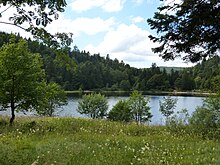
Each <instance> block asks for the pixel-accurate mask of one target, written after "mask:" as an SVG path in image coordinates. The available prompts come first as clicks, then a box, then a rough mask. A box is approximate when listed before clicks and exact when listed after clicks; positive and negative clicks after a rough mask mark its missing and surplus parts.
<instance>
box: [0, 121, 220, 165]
mask: <svg viewBox="0 0 220 165" xmlns="http://www.w3.org/2000/svg"><path fill="white" fill-rule="evenodd" d="M6 121H8V119H7V118H6V119H5V118H3V117H1V118H0V165H26V164H27V165H37V164H39V165H52V164H53V165H56V164H59V165H63V164H64V165H65V164H67V165H71V164H76V165H80V164H83V165H84V164H88V165H93V164H94V165H96V164H97V165H102V164H103V165H106V164H109V165H130V164H134V165H136V164H147V165H148V164H169V165H170V164H174V165H177V164H186V165H189V164H199V165H201V164H204V165H207V164H216V165H218V164H220V156H219V154H220V142H219V141H218V140H208V139H203V138H201V137H199V136H196V135H194V134H190V133H185V132H184V131H180V132H178V133H172V132H170V131H169V130H168V128H167V127H165V126H145V125H136V124H135V123H132V124H123V123H117V122H110V121H105V120H90V119H76V118H16V121H15V123H14V125H13V126H9V125H8V123H6Z"/></svg>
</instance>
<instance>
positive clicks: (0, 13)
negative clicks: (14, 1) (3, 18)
mask: <svg viewBox="0 0 220 165" xmlns="http://www.w3.org/2000/svg"><path fill="white" fill-rule="evenodd" d="M10 7H12V5H10V6H8V7H7V8H6V9H5V10H3V11H2V12H0V15H2V13H4V12H6V11H7V10H8V9H9V8H10Z"/></svg>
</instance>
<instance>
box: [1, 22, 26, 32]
mask: <svg viewBox="0 0 220 165" xmlns="http://www.w3.org/2000/svg"><path fill="white" fill-rule="evenodd" d="M0 23H3V24H7V25H13V26H17V27H19V28H21V29H23V30H25V31H27V29H25V28H23V27H22V26H20V25H16V24H14V23H10V22H4V21H0Z"/></svg>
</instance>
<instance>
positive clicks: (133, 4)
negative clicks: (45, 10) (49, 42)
mask: <svg viewBox="0 0 220 165" xmlns="http://www.w3.org/2000/svg"><path fill="white" fill-rule="evenodd" d="M169 1H172V0H169ZM67 4H68V5H67V7H66V9H65V12H64V13H62V14H61V15H60V17H59V19H58V20H56V21H54V22H53V23H52V24H50V25H49V26H48V27H47V29H48V30H49V32H51V33H55V32H72V33H73V34H74V36H73V40H74V45H77V46H78V48H79V49H80V50H86V51H89V52H90V53H91V54H94V53H100V55H101V56H104V57H105V56H106V55H107V54H109V56H110V58H111V59H115V58H117V59H118V60H119V61H121V60H123V61H124V62H125V63H127V64H129V65H130V66H133V67H137V68H146V67H150V66H151V64H152V63H156V64H157V65H158V66H191V64H186V63H183V62H182V61H181V60H178V59H177V60H175V61H169V62H164V61H163V60H162V59H161V58H160V57H158V55H157V54H153V53H152V51H151V48H152V47H155V45H154V43H152V42H151V41H150V40H149V38H148V35H149V34H155V32H154V31H152V30H150V27H149V25H148V24H147V19H148V18H152V17H153V14H154V12H155V11H156V10H157V7H158V6H159V5H160V4H161V2H160V0H67ZM2 19H3V18H2ZM1 30H3V31H7V32H20V33H21V35H24V36H28V34H26V33H25V32H24V31H21V30H20V29H17V28H15V27H12V26H7V25H1Z"/></svg>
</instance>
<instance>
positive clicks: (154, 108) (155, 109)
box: [56, 96, 204, 125]
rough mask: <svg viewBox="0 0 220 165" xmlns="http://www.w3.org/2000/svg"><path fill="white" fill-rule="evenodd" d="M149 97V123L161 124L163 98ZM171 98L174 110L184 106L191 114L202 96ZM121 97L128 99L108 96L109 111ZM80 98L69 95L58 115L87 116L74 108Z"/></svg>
mask: <svg viewBox="0 0 220 165" xmlns="http://www.w3.org/2000/svg"><path fill="white" fill-rule="evenodd" d="M145 97H149V98H150V102H149V104H148V105H149V106H150V107H151V110H150V111H151V113H152V115H153V117H152V118H151V124H154V125H158V124H162V123H163V120H164V117H163V116H162V115H161V114H160V112H159V100H163V97H164V96H145ZM172 98H177V99H178V101H177V104H176V108H175V112H177V111H179V110H182V109H184V108H186V109H187V110H188V112H189V114H192V112H193V111H195V109H196V107H197V106H201V105H202V102H203V99H204V97H189V96H187V97H184V96H172ZM122 99H128V97H121V96H120V97H119V96H114V97H108V104H109V111H110V110H111V109H112V107H113V106H114V105H115V104H116V103H117V102H118V101H119V100H122ZM79 100H80V98H74V97H69V98H68V105H66V106H63V108H62V109H63V110H60V111H58V112H57V114H56V115H58V116H74V117H87V116H86V115H81V114H79V113H78V112H77V111H76V109H77V106H78V101H79Z"/></svg>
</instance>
